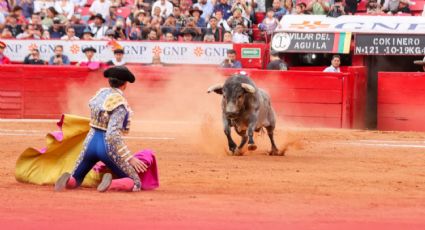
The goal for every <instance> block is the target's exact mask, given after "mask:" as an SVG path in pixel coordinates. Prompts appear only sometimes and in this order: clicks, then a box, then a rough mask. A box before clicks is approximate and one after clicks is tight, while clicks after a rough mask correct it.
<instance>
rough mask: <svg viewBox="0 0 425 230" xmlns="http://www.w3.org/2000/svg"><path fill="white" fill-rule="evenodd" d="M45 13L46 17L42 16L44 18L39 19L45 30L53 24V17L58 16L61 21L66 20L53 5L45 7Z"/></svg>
mask: <svg viewBox="0 0 425 230" xmlns="http://www.w3.org/2000/svg"><path fill="white" fill-rule="evenodd" d="M46 13H47V14H46V17H44V19H43V20H42V21H41V24H42V25H43V28H44V29H45V30H48V29H49V28H50V27H52V26H53V19H55V18H59V19H60V21H61V22H66V21H67V19H66V18H65V16H63V15H60V14H59V13H58V12H57V11H56V9H55V8H54V7H53V6H52V7H49V8H47V10H46Z"/></svg>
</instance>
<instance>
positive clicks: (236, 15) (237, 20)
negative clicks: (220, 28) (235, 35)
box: [227, 8, 250, 29]
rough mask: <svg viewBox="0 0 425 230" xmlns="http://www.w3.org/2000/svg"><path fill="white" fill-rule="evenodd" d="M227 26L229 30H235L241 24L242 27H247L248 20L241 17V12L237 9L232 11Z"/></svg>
mask: <svg viewBox="0 0 425 230" xmlns="http://www.w3.org/2000/svg"><path fill="white" fill-rule="evenodd" d="M227 24H228V25H229V26H230V28H232V29H235V27H236V26H237V25H240V24H242V25H243V26H244V27H248V26H249V25H250V21H249V19H247V18H245V17H243V16H242V11H241V10H240V9H239V8H236V9H235V10H234V11H233V16H231V17H230V18H229V19H227Z"/></svg>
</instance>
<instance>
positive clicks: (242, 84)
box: [241, 83, 255, 93]
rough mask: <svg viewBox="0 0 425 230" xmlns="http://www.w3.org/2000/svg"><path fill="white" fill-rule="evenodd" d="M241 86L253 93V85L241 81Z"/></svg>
mask: <svg viewBox="0 0 425 230" xmlns="http://www.w3.org/2000/svg"><path fill="white" fill-rule="evenodd" d="M241 86H242V88H244V89H245V91H247V92H248V93H255V88H254V86H252V85H250V84H246V83H241Z"/></svg>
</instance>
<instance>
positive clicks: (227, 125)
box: [223, 119, 237, 154]
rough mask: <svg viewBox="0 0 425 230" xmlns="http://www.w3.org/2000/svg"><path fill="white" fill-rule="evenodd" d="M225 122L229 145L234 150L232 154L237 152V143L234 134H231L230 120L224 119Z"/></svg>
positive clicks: (225, 132)
mask: <svg viewBox="0 0 425 230" xmlns="http://www.w3.org/2000/svg"><path fill="white" fill-rule="evenodd" d="M223 124H224V134H226V137H227V142H228V146H229V150H230V151H231V152H232V154H235V150H236V147H237V145H236V143H235V142H234V141H233V139H232V135H231V133H230V132H231V131H230V121H229V120H227V119H223Z"/></svg>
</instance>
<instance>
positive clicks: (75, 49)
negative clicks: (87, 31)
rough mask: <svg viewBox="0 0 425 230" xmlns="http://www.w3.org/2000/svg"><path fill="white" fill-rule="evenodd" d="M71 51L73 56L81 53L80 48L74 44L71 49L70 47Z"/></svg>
mask: <svg viewBox="0 0 425 230" xmlns="http://www.w3.org/2000/svg"><path fill="white" fill-rule="evenodd" d="M69 50H70V51H71V53H72V54H77V53H78V52H80V46H78V45H77V44H73V45H72V46H71V47H69Z"/></svg>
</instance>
